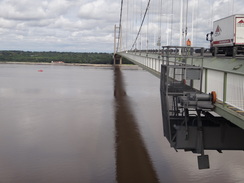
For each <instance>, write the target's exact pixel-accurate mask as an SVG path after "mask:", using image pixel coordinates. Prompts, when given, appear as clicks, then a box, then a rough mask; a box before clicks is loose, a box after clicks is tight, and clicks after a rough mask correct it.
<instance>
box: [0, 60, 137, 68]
mask: <svg viewBox="0 0 244 183" xmlns="http://www.w3.org/2000/svg"><path fill="white" fill-rule="evenodd" d="M0 64H23V65H60V66H84V67H114V65H113V64H81V63H48V62H0ZM116 67H121V68H122V69H135V70H138V69H140V67H139V66H137V65H131V64H123V65H116Z"/></svg>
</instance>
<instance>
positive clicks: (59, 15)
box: [0, 0, 243, 52]
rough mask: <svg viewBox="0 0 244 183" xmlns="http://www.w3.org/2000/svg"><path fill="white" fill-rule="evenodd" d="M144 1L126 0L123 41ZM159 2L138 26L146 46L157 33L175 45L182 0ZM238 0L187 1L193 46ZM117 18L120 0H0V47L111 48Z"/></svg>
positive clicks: (131, 35) (236, 8) (133, 30)
mask: <svg viewBox="0 0 244 183" xmlns="http://www.w3.org/2000/svg"><path fill="white" fill-rule="evenodd" d="M147 2H148V1H147V0H142V1H139V0H134V1H130V0H124V8H123V21H122V30H123V38H124V41H123V42H124V44H126V45H129V46H128V47H130V46H131V45H132V42H133V41H134V39H135V36H136V34H137V32H138V29H139V27H140V23H141V19H142V16H143V14H144V11H145V9H146V5H147ZM159 2H160V1H151V5H150V8H149V17H146V19H145V22H144V26H143V28H142V34H143V36H144V37H143V38H142V39H141V40H143V41H144V42H143V43H142V44H143V46H144V47H145V45H146V41H147V39H150V40H149V42H150V45H151V47H152V48H153V47H155V40H157V39H158V37H159V36H161V40H162V45H164V44H166V42H167V40H169V39H171V38H172V41H171V42H172V43H173V44H179V34H180V33H179V30H180V29H179V21H180V0H174V1H172V0H162V3H163V6H162V9H161V10H160V7H161V6H160V4H159ZM172 2H173V3H174V6H173V8H172V6H171V5H172ZM232 2H234V4H232ZM193 5H194V6H193ZM242 5H243V1H241V0H235V1H230V0H215V1H206V0H189V8H188V9H189V14H188V36H191V35H192V34H193V33H194V39H195V40H196V41H197V42H196V43H197V46H202V45H203V46H208V44H209V43H208V42H206V41H205V34H206V33H207V32H209V31H211V28H212V21H214V20H216V19H218V18H222V17H225V16H228V15H230V14H232V13H242V8H241V7H242ZM193 7H195V9H194V14H195V15H194V16H195V19H194V22H193V23H194V32H192V30H191V24H192V18H191V16H192V11H193ZM172 10H173V12H172ZM160 11H161V12H160ZM159 12H160V13H159ZM172 13H173V14H172ZM160 15H161V16H160ZM119 17H120V1H119V0H116V1H115V0H1V1H0V41H1V44H0V50H9V49H15V50H30V51H35V50H36V51H91V52H92V51H96V52H99V51H101V52H113V41H114V37H113V31H114V30H113V28H114V25H115V24H117V25H118V24H119ZM148 21H149V22H148ZM160 22H161V23H160ZM160 24H161V25H160ZM160 26H161V28H160ZM125 30H127V32H125ZM160 32H161V34H160V35H159V33H160ZM171 35H172V36H171ZM146 36H147V37H146ZM130 44H131V45H130Z"/></svg>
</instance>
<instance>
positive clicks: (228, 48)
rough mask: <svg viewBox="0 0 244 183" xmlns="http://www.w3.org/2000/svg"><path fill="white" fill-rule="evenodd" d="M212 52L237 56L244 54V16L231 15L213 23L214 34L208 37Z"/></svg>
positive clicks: (209, 34) (213, 53)
mask: <svg viewBox="0 0 244 183" xmlns="http://www.w3.org/2000/svg"><path fill="white" fill-rule="evenodd" d="M206 40H207V41H210V52H211V53H212V55H213V56H215V55H216V54H221V53H222V54H225V56H235V55H236V54H241V53H244V14H238V15H231V16H228V17H226V18H222V19H220V20H216V21H214V22H213V32H211V33H208V34H207V35H206Z"/></svg>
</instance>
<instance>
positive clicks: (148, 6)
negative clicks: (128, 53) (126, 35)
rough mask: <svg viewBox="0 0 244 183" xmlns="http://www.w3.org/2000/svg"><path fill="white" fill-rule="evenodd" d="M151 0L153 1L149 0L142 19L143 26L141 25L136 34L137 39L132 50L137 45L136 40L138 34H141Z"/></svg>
mask: <svg viewBox="0 0 244 183" xmlns="http://www.w3.org/2000/svg"><path fill="white" fill-rule="evenodd" d="M150 1H151V0H148V3H147V8H146V11H145V13H144V16H143V19H142V22H141V26H140V28H139V31H138V33H137V35H136V39H135V41H134V43H133V45H132V47H131V50H132V49H133V47H134V46H135V44H136V41H137V39H138V36H139V34H140V32H141V28H142V25H143V23H144V20H145V17H146V14H147V11H148V9H149V5H150Z"/></svg>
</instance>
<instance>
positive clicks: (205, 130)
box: [114, 0, 244, 169]
mask: <svg viewBox="0 0 244 183" xmlns="http://www.w3.org/2000/svg"><path fill="white" fill-rule="evenodd" d="M232 3H233V2H232ZM190 4H191V5H190ZM200 6H201V5H200V4H199V1H195V0H189V1H188V0H179V1H173V0H172V1H171V0H168V1H163V0H158V1H150V0H148V1H143V0H141V1H136V0H132V1H129V0H127V1H123V0H122V1H121V10H120V22H119V26H116V25H115V27H114V64H121V63H122V59H123V58H126V59H128V60H130V61H132V62H133V63H135V64H137V65H139V66H140V67H142V68H143V69H145V70H146V71H148V72H150V73H152V74H153V75H155V76H156V77H158V78H160V93H161V104H162V116H163V127H164V136H165V137H166V138H167V139H168V141H169V143H170V145H171V147H173V148H175V149H176V150H178V149H184V150H185V151H192V152H193V153H198V154H200V155H199V156H198V165H199V169H205V168H209V158H208V155H205V154H204V150H217V151H219V152H222V150H244V144H243V140H244V57H243V55H241V56H237V57H225V56H222V55H215V57H213V56H212V55H211V54H210V53H209V52H208V49H206V48H204V46H205V45H206V43H203V41H202V39H203V40H204V38H200V35H201V34H200V33H199V32H200V30H199V25H198V22H199V20H203V17H200V15H199V7H200ZM231 7H232V8H230V11H229V13H234V8H233V7H234V5H233V4H232V5H231ZM212 12H213V11H212ZM212 17H213V15H212ZM208 22H212V18H210V19H208V20H206V21H205V23H206V26H205V27H208V28H209V29H210V26H209V23H208ZM203 23H204V21H203ZM195 30H197V32H198V33H197V32H196V31H195ZM188 39H189V40H191V45H190V46H189V45H188V46H187V45H186V40H188ZM202 45H203V46H202Z"/></svg>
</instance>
